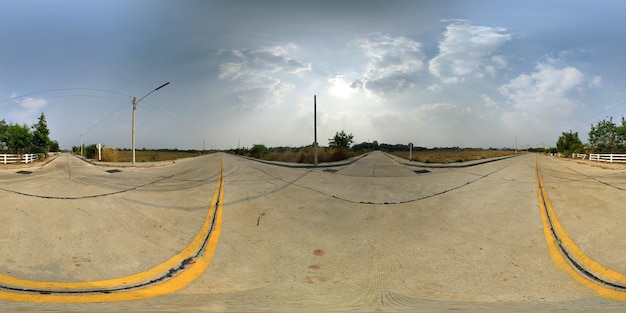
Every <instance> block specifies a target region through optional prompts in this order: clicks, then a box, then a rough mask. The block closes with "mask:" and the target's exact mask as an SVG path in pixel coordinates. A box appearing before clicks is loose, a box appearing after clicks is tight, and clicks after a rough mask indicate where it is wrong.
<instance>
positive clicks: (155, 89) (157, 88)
mask: <svg viewBox="0 0 626 313" xmlns="http://www.w3.org/2000/svg"><path fill="white" fill-rule="evenodd" d="M169 84H170V82H167V83H165V84H163V85H161V86H159V87H156V88H154V90H152V91H150V92H148V93H147V94H146V95H145V96H143V97H141V99H139V100H137V101H136V102H135V105H137V103H139V101H141V100H143V99H144V98H145V97H147V96H149V95H150V94H151V93H153V92H155V91H157V90H159V89H161V88H163V87H165V86H167V85H169Z"/></svg>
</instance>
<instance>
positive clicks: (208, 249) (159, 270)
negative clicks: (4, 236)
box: [0, 161, 224, 302]
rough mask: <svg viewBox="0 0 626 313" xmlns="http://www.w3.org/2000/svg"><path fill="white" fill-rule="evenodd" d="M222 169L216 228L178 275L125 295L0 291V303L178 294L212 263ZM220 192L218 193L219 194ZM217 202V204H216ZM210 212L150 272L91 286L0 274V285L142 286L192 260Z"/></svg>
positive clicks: (221, 196) (221, 186)
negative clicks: (184, 241) (188, 240)
mask: <svg viewBox="0 0 626 313" xmlns="http://www.w3.org/2000/svg"><path fill="white" fill-rule="evenodd" d="M223 170H224V166H223V164H222V162H221V161H220V178H219V179H218V181H217V183H216V186H215V192H214V194H213V200H212V202H211V208H212V207H214V206H215V205H216V204H217V210H216V212H215V214H217V216H216V218H215V225H214V226H213V227H214V228H213V233H212V234H211V236H210V238H209V240H208V241H207V243H206V246H205V250H204V253H203V254H202V255H200V256H199V257H198V258H196V259H194V260H193V261H194V262H193V263H190V264H189V265H187V267H186V268H185V269H184V270H182V271H181V272H180V273H179V274H177V275H175V276H173V277H171V278H169V279H167V280H164V281H163V282H161V283H158V284H155V285H150V286H148V287H145V288H141V289H129V290H127V291H113V292H111V293H97V294H80V295H68V294H62V295H58V294H33V293H20V292H12V291H0V300H8V301H22V302H115V301H126V300H136V299H145V298H151V297H156V296H161V295H165V294H168V293H171V292H174V291H177V290H179V289H181V288H183V287H184V286H186V285H188V284H189V283H190V282H191V281H193V280H194V279H196V278H197V277H198V276H200V275H201V274H202V273H203V272H204V270H205V269H206V268H207V267H208V266H209V264H210V263H211V259H212V258H213V255H214V254H215V249H216V248H217V242H218V239H219V236H220V232H221V229H222V204H223V202H224V201H223V200H224V175H223ZM220 191H221V192H220ZM218 199H219V202H216V201H218ZM212 211H213V210H209V214H207V217H206V219H205V221H204V224H203V225H202V228H201V230H200V231H199V232H198V234H196V236H195V237H194V239H193V240H192V242H191V243H190V244H189V245H188V246H187V247H185V248H184V249H183V250H182V251H181V252H180V253H178V254H176V255H174V256H173V257H172V258H170V259H169V260H167V261H165V262H163V263H161V264H159V265H157V266H155V267H153V268H151V269H148V270H146V271H144V272H140V273H137V274H133V275H129V276H125V277H120V278H114V279H107V280H98V281H91V282H44V281H35V280H25V279H20V278H16V277H12V276H8V275H3V274H0V284H5V285H11V287H16V288H25V289H30V288H32V289H48V288H50V289H53V288H54V289H65V290H84V289H102V288H119V287H124V286H125V285H134V284H137V283H140V282H144V281H147V280H149V279H150V278H153V277H155V276H157V275H160V274H164V273H165V272H166V271H168V270H169V269H170V268H173V267H176V266H178V265H179V264H180V263H181V262H182V261H183V260H185V259H186V258H189V257H193V256H194V255H195V253H196V252H197V251H198V250H199V249H200V247H201V245H202V242H203V240H204V238H206V236H207V234H208V232H209V230H210V226H211V225H210V224H211V221H212V220H213V214H211V212H212Z"/></svg>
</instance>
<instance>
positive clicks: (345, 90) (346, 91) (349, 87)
mask: <svg viewBox="0 0 626 313" xmlns="http://www.w3.org/2000/svg"><path fill="white" fill-rule="evenodd" d="M328 85H329V87H328V91H329V92H330V94H331V95H333V96H335V97H338V98H350V97H351V96H352V95H354V94H356V93H357V92H358V90H359V88H360V85H359V84H358V83H352V84H348V83H347V82H346V81H345V80H344V79H343V76H342V75H335V76H331V77H328Z"/></svg>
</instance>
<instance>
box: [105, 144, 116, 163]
mask: <svg viewBox="0 0 626 313" xmlns="http://www.w3.org/2000/svg"><path fill="white" fill-rule="evenodd" d="M118 155H119V152H118V151H117V149H113V148H107V147H105V148H104V149H102V161H104V162H119V161H118Z"/></svg>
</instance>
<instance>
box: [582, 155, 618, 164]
mask: <svg viewBox="0 0 626 313" xmlns="http://www.w3.org/2000/svg"><path fill="white" fill-rule="evenodd" d="M589 160H590V161H599V162H609V163H614V162H620V163H625V162H626V154H616V153H591V154H589Z"/></svg>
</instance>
